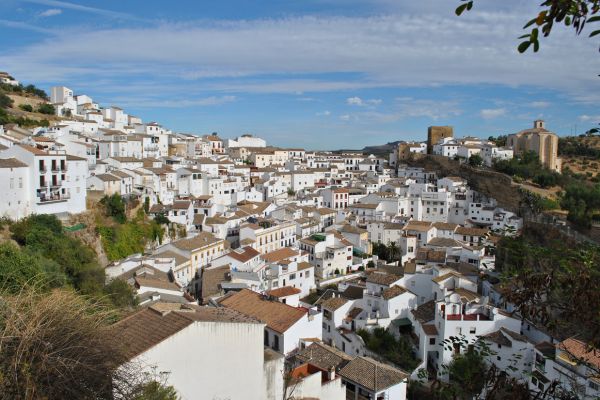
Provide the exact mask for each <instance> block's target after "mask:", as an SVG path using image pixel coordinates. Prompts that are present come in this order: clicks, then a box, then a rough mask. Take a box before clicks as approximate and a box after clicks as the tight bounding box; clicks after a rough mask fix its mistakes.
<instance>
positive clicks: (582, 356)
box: [556, 338, 600, 370]
mask: <svg viewBox="0 0 600 400" xmlns="http://www.w3.org/2000/svg"><path fill="white" fill-rule="evenodd" d="M556 348H557V349H558V350H562V351H565V352H566V353H567V354H568V355H569V356H571V358H572V359H574V360H573V361H577V362H580V363H586V364H589V365H591V366H592V367H593V368H595V369H596V370H598V369H600V351H598V350H597V349H592V348H590V346H588V345H587V344H586V343H584V342H582V341H581V340H577V339H574V338H569V339H566V340H563V341H562V342H560V343H559V344H557V345H556Z"/></svg>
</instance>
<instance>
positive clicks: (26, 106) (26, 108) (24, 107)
mask: <svg viewBox="0 0 600 400" xmlns="http://www.w3.org/2000/svg"><path fill="white" fill-rule="evenodd" d="M19 108H20V109H21V110H23V111H27V112H33V106H32V105H31V104H20V105H19Z"/></svg>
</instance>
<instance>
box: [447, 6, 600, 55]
mask: <svg viewBox="0 0 600 400" xmlns="http://www.w3.org/2000/svg"><path fill="white" fill-rule="evenodd" d="M461 2H462V4H461V5H459V6H458V7H457V8H456V11H455V12H456V15H459V16H460V15H461V14H463V13H464V12H465V11H470V10H471V9H472V8H473V0H461ZM540 7H541V8H542V10H541V11H540V12H539V14H538V15H537V16H535V17H534V18H532V19H531V20H529V21H528V22H527V23H526V24H525V26H523V29H527V30H528V29H530V28H531V30H530V31H529V33H526V34H524V35H522V36H520V37H519V39H524V40H523V41H522V42H521V43H520V44H519V46H518V48H517V49H518V50H519V53H524V52H526V51H527V50H528V49H529V48H530V47H532V48H533V51H534V52H537V51H538V50H539V49H540V37H541V36H543V37H548V36H550V33H551V32H552V29H553V28H554V25H555V24H562V25H564V26H567V27H571V28H573V29H574V30H575V34H577V35H580V34H581V33H582V32H583V29H584V27H585V26H586V24H589V23H595V22H600V15H597V14H598V13H599V11H600V0H545V1H543V2H542V3H541V4H540ZM598 28H600V26H598ZM597 35H600V29H595V30H592V32H591V33H590V34H589V37H595V36H597Z"/></svg>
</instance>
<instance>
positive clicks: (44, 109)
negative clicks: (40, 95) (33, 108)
mask: <svg viewBox="0 0 600 400" xmlns="http://www.w3.org/2000/svg"><path fill="white" fill-rule="evenodd" d="M37 111H38V112H39V113H40V114H48V115H54V114H55V113H56V109H55V108H54V106H53V105H52V104H49V103H43V104H40V105H39V106H38V108H37Z"/></svg>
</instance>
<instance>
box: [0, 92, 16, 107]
mask: <svg viewBox="0 0 600 400" xmlns="http://www.w3.org/2000/svg"><path fill="white" fill-rule="evenodd" d="M12 105H13V100H12V99H11V98H10V97H8V96H7V95H6V94H5V93H4V92H0V108H11V107H12Z"/></svg>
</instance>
